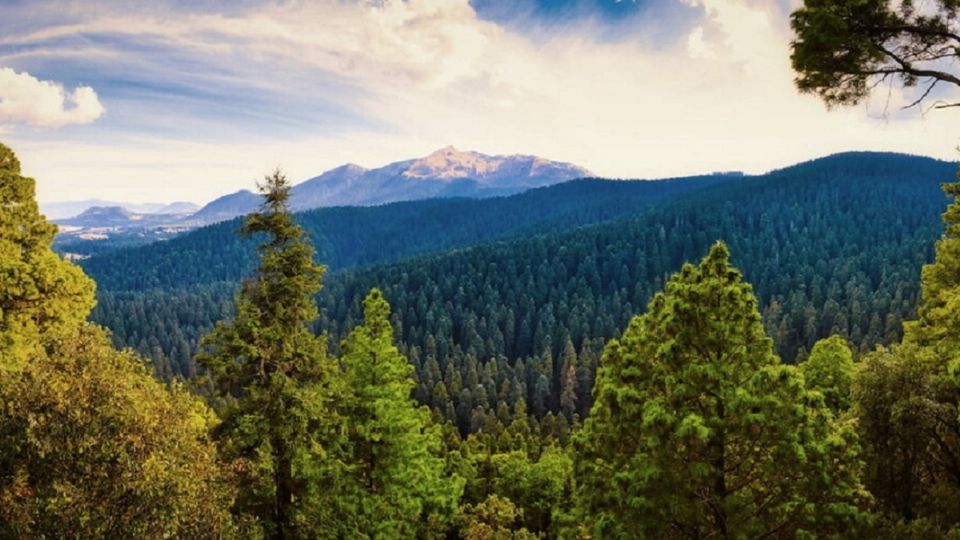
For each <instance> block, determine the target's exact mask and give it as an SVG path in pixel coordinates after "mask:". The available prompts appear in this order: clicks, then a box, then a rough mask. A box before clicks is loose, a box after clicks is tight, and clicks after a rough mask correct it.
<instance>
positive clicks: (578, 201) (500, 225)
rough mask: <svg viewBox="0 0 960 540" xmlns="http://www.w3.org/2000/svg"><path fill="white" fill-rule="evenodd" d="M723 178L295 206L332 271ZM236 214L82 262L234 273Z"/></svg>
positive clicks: (122, 275)
mask: <svg viewBox="0 0 960 540" xmlns="http://www.w3.org/2000/svg"><path fill="white" fill-rule="evenodd" d="M727 180H728V178H726V177H723V176H705V177H695V178H683V179H673V180H662V181H656V182H643V181H631V182H623V181H619V182H618V181H611V180H597V179H585V180H575V181H572V182H566V183H564V184H559V185H556V186H551V187H546V188H539V189H533V190H530V191H527V192H525V193H521V194H519V195H513V196H510V197H496V198H491V199H481V200H476V199H432V200H424V201H413V202H401V203H394V204H387V205H383V206H377V207H338V208H324V209H319V210H312V211H307V212H302V213H298V214H297V220H298V222H299V223H300V225H301V226H302V227H303V228H304V230H306V232H307V233H308V235H309V236H310V238H311V242H312V243H313V245H315V246H316V250H317V260H318V261H322V262H323V263H324V264H326V265H328V266H329V267H330V268H331V269H340V268H347V267H351V266H363V265H370V264H374V263H380V262H388V261H394V260H397V259H400V258H403V257H406V256H410V255H415V254H419V253H426V252H429V251H440V250H445V249H451V248H456V247H462V246H470V245H474V244H478V243H481V242H484V241H489V240H494V239H498V238H505V237H508V236H513V235H532V234H544V233H550V232H559V231H565V230H569V229H573V228H576V227H579V226H582V225H588V224H592V223H601V222H605V221H611V220H614V219H617V218H620V217H623V216H627V215H632V214H635V213H636V212H638V211H640V210H641V209H642V208H644V207H646V206H649V205H652V204H655V203H658V202H660V201H664V200H668V199H671V198H673V197H676V196H678V195H681V194H683V193H685V192H688V191H692V190H695V189H699V188H702V187H706V186H710V185H713V184H717V183H722V182H724V181H727ZM240 224H241V220H239V219H235V220H231V221H227V222H224V223H219V224H216V225H211V226H208V227H203V228H201V229H199V230H196V231H193V232H190V233H187V234H185V235H182V236H180V237H177V238H174V239H172V240H170V241H167V242H157V243H153V244H149V245H147V246H142V247H139V248H134V249H123V250H116V251H114V252H112V253H108V254H104V255H101V256H96V257H93V258H91V259H89V260H86V261H84V262H83V263H82V266H83V267H84V269H85V270H86V271H87V272H89V273H90V274H91V275H93V276H95V277H96V279H97V284H98V286H99V287H100V288H101V289H109V290H113V291H117V290H145V289H151V288H167V289H169V288H178V287H185V286H188V285H195V284H201V283H212V282H218V281H239V280H240V279H241V278H243V277H245V276H248V275H249V274H250V272H251V271H252V270H253V267H254V265H255V262H256V259H255V257H254V254H253V246H254V245H255V243H256V239H255V238H250V239H244V238H241V237H240V236H238V235H237V234H236V233H237V230H238V229H239V228H240Z"/></svg>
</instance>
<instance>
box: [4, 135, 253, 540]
mask: <svg viewBox="0 0 960 540" xmlns="http://www.w3.org/2000/svg"><path fill="white" fill-rule="evenodd" d="M0 197H2V198H0V537H4V538H63V537H66V536H73V537H82V538H171V537H193V538H220V537H224V536H229V535H231V534H232V533H233V532H237V531H234V530H233V528H232V524H231V522H230V519H229V513H228V512H227V508H228V507H229V505H230V502H231V499H232V490H231V488H230V487H229V486H228V485H227V483H226V482H227V476H226V475H225V474H224V472H223V471H222V470H221V469H220V468H219V466H218V464H217V463H218V462H217V455H216V448H215V446H214V445H213V443H212V442H211V441H210V439H209V433H208V432H209V429H210V428H211V426H213V425H215V424H216V422H217V420H216V418H215V416H214V415H213V413H212V412H211V411H210V410H209V408H208V407H207V406H206V405H205V404H203V403H202V402H201V401H199V400H198V399H196V398H195V397H193V396H191V395H190V394H188V393H187V392H185V391H184V390H183V389H182V388H180V387H179V386H173V387H170V388H168V387H165V386H163V385H161V384H160V383H159V382H157V381H156V380H155V379H154V378H153V377H152V376H151V375H150V374H149V373H148V371H147V370H146V368H145V366H144V364H143V361H142V360H141V359H140V358H138V357H136V356H134V355H133V354H132V353H130V352H119V351H117V350H115V349H113V348H112V346H111V344H110V342H109V339H108V337H107V335H106V333H105V332H104V331H103V330H101V329H99V328H97V327H95V326H92V325H87V324H85V323H84V322H83V321H84V319H86V317H87V315H88V314H89V312H90V308H91V307H92V305H93V283H92V282H91V281H90V280H89V279H88V278H87V277H86V276H85V275H84V274H83V272H82V271H80V269H79V268H77V267H76V266H74V265H72V264H70V263H69V262H66V261H63V260H61V259H60V258H59V257H58V256H57V255H55V254H54V253H53V251H51V248H50V245H51V241H52V238H53V234H54V232H55V231H56V228H55V227H54V226H52V225H49V224H47V223H46V221H45V220H44V219H43V217H42V216H41V215H40V214H39V213H38V211H37V205H36V202H35V201H34V199H33V180H32V179H29V178H24V177H23V176H21V175H20V170H19V164H18V162H17V159H16V156H14V154H13V152H12V151H10V150H9V149H8V148H7V147H5V146H3V145H0Z"/></svg>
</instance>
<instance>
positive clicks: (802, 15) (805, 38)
mask: <svg viewBox="0 0 960 540" xmlns="http://www.w3.org/2000/svg"><path fill="white" fill-rule="evenodd" d="M792 26H793V30H794V32H795V34H796V38H795V40H794V41H793V53H792V55H791V60H792V62H793V68H794V70H795V71H796V72H797V78H796V84H797V87H798V88H799V89H800V90H801V91H803V92H811V93H814V94H817V95H818V96H820V97H821V98H822V99H823V100H824V101H825V102H826V103H827V104H828V105H853V104H856V103H858V102H860V101H861V100H862V99H864V98H865V97H867V95H869V94H870V92H871V91H872V90H873V89H874V88H875V87H876V86H877V85H879V84H882V83H884V82H885V81H888V80H898V82H899V83H900V84H902V85H903V86H905V87H914V86H917V87H920V95H919V96H918V97H917V98H916V100H915V101H914V102H913V103H912V104H911V105H918V104H920V103H921V102H922V101H923V100H924V99H926V98H927V97H928V96H931V95H934V94H933V92H934V91H935V89H936V87H937V86H938V85H948V86H953V87H954V88H955V89H960V71H958V70H957V69H956V66H957V59H958V58H960V1H958V0H931V1H929V2H915V1H914V0H893V1H891V0H804V3H803V6H802V7H801V8H799V9H797V10H796V11H795V12H794V13H793V15H792ZM934 106H935V107H956V106H960V102H955V101H940V100H938V101H937V102H936V103H935V105H934Z"/></svg>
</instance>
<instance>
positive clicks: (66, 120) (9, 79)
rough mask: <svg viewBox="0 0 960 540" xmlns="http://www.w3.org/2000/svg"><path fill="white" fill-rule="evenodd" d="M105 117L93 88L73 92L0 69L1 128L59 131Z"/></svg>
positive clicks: (86, 87) (84, 87) (6, 69)
mask: <svg viewBox="0 0 960 540" xmlns="http://www.w3.org/2000/svg"><path fill="white" fill-rule="evenodd" d="M103 113H104V108H103V105H101V104H100V99H99V98H98V97H97V93H96V92H95V91H94V90H93V88H90V87H89V86H78V87H76V88H75V89H74V90H73V91H69V90H66V89H64V87H63V85H61V84H59V83H56V82H52V81H41V80H39V79H37V78H36V77H34V76H32V75H30V74H29V73H27V72H22V73H17V72H16V71H14V70H12V69H10V68H5V67H0V124H6V125H10V124H27V125H31V126H36V127H43V128H58V127H63V126H66V125H70V124H87V123H90V122H93V121H94V120H96V119H97V118H100V116H101V115H102V114H103Z"/></svg>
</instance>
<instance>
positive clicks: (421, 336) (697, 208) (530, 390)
mask: <svg viewBox="0 0 960 540" xmlns="http://www.w3.org/2000/svg"><path fill="white" fill-rule="evenodd" d="M954 172H955V164H952V163H945V162H937V161H934V160H930V159H925V158H917V157H910V156H902V155H892V154H871V153H852V154H842V155H837V156H833V157H830V158H825V159H821V160H817V161H813V162H810V163H805V164H801V165H797V166H794V167H790V168H787V169H783V170H780V171H775V172H773V173H770V174H768V175H765V176H762V177H755V178H743V179H738V180H734V181H731V182H727V183H721V184H718V185H715V186H712V187H707V188H704V189H702V190H698V191H695V192H691V193H689V194H686V195H684V196H682V197H679V198H676V199H673V200H671V201H668V202H665V203H663V204H660V205H657V206H656V207H654V208H651V209H649V210H648V211H646V212H642V213H640V214H639V215H637V216H636V217H633V218H630V219H626V220H623V221H619V222H616V223H611V224H606V225H598V226H593V227H587V228H583V229H579V230H575V231H572V232H567V233H560V234H547V235H541V236H535V237H532V238H527V239H522V240H515V241H509V242H500V243H494V244H490V245H484V246H478V247H475V248H471V249H466V250H461V251H456V252H453V253H449V254H442V255H436V256H423V257H419V258H416V259H414V260H411V261H407V262H399V263H393V264H389V265H385V266H375V267H371V268H367V269H360V270H355V271H346V272H341V273H337V274H333V275H332V276H330V277H329V278H328V279H327V280H326V284H325V287H324V289H323V291H322V292H321V293H320V296H319V302H320V307H321V318H320V321H319V323H318V325H319V326H320V328H322V329H323V330H324V331H326V332H328V333H329V335H330V336H331V337H332V338H333V339H331V345H332V346H333V347H334V348H335V347H336V344H337V343H338V341H339V339H338V338H339V337H340V336H343V335H344V334H345V332H346V330H348V329H349V328H351V327H353V326H354V325H355V324H356V323H357V322H358V321H359V320H360V300H361V299H362V298H363V296H364V295H365V294H366V292H367V291H368V290H369V289H370V288H372V287H374V286H377V287H380V288H381V289H382V290H383V291H384V295H385V296H386V298H388V299H389V301H390V302H391V304H392V305H393V308H394V315H393V318H392V322H393V323H394V326H395V327H396V329H397V337H398V339H399V341H400V342H401V344H402V346H401V349H402V350H404V351H405V352H406V353H407V355H408V357H409V359H410V361H411V362H412V363H413V364H414V366H415V368H416V370H417V380H418V386H417V388H416V390H415V395H416V396H417V398H418V399H420V400H421V401H423V402H425V403H427V404H429V405H431V406H432V407H434V408H435V409H436V410H438V411H440V412H442V413H443V414H444V415H446V416H447V417H448V418H449V419H451V420H455V421H456V422H457V424H458V426H459V427H460V429H461V430H462V431H464V432H467V431H471V430H473V429H476V428H477V427H478V426H480V425H482V424H483V422H484V419H485V418H486V417H487V416H489V415H493V414H497V411H498V409H501V404H503V406H505V407H507V408H510V407H512V406H513V405H515V404H516V403H517V402H518V400H519V399H521V398H523V399H524V400H525V402H526V403H527V404H528V405H529V407H530V410H531V412H533V413H534V414H535V415H537V416H543V415H544V414H546V413H547V412H548V411H553V412H554V413H556V412H557V411H560V410H564V409H565V410H566V411H567V412H568V415H567V419H566V420H567V421H569V420H571V419H572V413H573V412H579V413H581V414H582V413H583V412H585V411H586V410H587V409H588V408H589V405H590V404H589V390H588V389H589V388H590V387H591V384H592V380H593V370H594V366H595V364H596V355H597V352H598V350H599V348H600V346H601V345H602V343H603V342H604V341H605V340H606V339H608V338H610V337H612V336H615V335H617V334H618V333H619V332H620V331H622V329H623V328H624V326H625V325H626V322H627V321H628V320H629V318H630V317H631V316H633V315H634V314H636V313H638V312H641V311H643V306H644V305H645V303H646V301H647V300H648V299H649V297H650V295H651V294H652V292H653V291H655V290H658V289H660V288H661V287H662V286H663V283H664V278H665V276H667V275H669V274H670V273H671V272H672V271H674V270H675V269H676V268H678V267H679V266H680V265H681V264H682V263H683V262H684V261H688V260H695V259H696V258H698V257H699V256H700V255H701V254H702V253H704V252H705V251H706V249H707V247H708V246H709V245H710V244H712V243H713V242H714V241H716V240H717V239H725V240H726V241H727V242H728V243H729V245H730V247H731V251H732V253H733V261H734V262H735V263H736V264H737V265H738V266H740V267H741V268H743V271H744V273H745V276H746V278H747V279H748V280H749V281H751V282H752V283H753V285H754V287H755V290H756V292H757V293H758V295H759V297H760V301H761V310H762V312H763V315H764V326H765V328H766V330H767V333H768V334H769V335H771V336H772V337H773V338H774V340H775V342H776V346H777V350H778V352H779V353H780V354H781V355H782V356H783V358H784V359H785V360H787V361H793V360H794V359H795V358H797V356H803V355H805V354H806V351H809V350H810V348H811V347H812V345H813V344H814V343H815V342H816V341H817V340H818V339H820V338H823V337H826V336H828V335H830V334H832V333H839V334H841V335H843V336H845V337H847V338H848V339H849V340H850V341H851V343H852V345H853V346H854V348H855V349H857V350H860V351H866V350H868V349H869V348H871V347H872V346H873V345H875V344H878V343H890V342H893V341H896V340H898V339H899V337H900V335H901V324H900V323H901V321H902V320H904V319H906V318H909V317H910V316H911V315H912V313H913V310H914V307H915V305H916V302H917V294H918V283H919V271H920V267H921V265H922V264H923V263H924V262H927V261H929V260H930V257H931V256H932V246H933V241H934V240H935V239H936V238H937V237H938V235H939V234H940V230H941V225H940V221H939V215H940V213H941V212H942V211H943V208H944V207H945V204H946V199H945V197H944V195H943V193H942V192H941V190H940V187H939V186H940V183H941V182H946V181H949V180H950V179H951V178H952V176H953V174H954ZM436 204H438V205H440V204H441V203H439V202H437V203H436ZM403 234H404V231H403V230H398V231H396V235H397V236H403ZM93 273H94V275H95V276H96V275H97V274H96V272H93ZM98 278H99V276H98ZM99 279H101V281H102V282H103V281H105V282H106V284H107V290H103V289H101V291H100V303H99V305H98V307H97V308H96V311H95V315H94V316H95V319H96V320H97V321H99V322H101V323H103V324H105V325H106V326H108V327H110V328H111V329H113V330H114V332H115V338H116V339H117V341H118V342H119V343H121V344H125V345H130V346H133V347H135V348H137V349H138V350H140V351H142V352H144V353H145V354H148V355H150V356H151V357H152V358H153V359H154V361H155V362H156V365H157V369H158V371H159V372H160V374H161V375H163V376H168V377H169V376H171V375H177V374H182V375H187V376H190V375H192V374H194V373H195V369H196V368H195V367H194V365H193V363H192V360H191V356H192V353H193V351H194V350H195V347H196V342H197V338H198V337H199V335H201V334H202V333H203V332H204V331H206V330H207V329H209V328H210V327H211V325H212V324H213V322H214V321H216V320H218V319H220V318H222V317H224V316H226V315H228V314H229V313H230V306H231V295H232V293H233V291H234V290H235V286H234V285H232V284H230V283H207V284H204V285H202V286H193V287H183V288H178V289H174V290H160V289H154V290H148V291H111V290H109V283H110V280H109V279H106V280H103V279H102V278H99ZM491 360H495V361H491ZM570 366H575V367H574V371H575V373H576V377H575V378H576V380H577V384H576V385H575V387H576V388H579V391H578V392H577V394H576V396H571V395H569V387H571V386H574V385H570V384H567V390H568V392H567V397H566V398H563V395H564V390H565V383H564V381H565V377H566V375H567V374H568V371H569V369H570ZM441 383H442V384H441ZM564 400H566V401H564ZM571 402H572V403H571Z"/></svg>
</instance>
